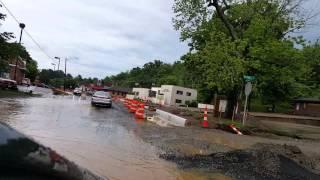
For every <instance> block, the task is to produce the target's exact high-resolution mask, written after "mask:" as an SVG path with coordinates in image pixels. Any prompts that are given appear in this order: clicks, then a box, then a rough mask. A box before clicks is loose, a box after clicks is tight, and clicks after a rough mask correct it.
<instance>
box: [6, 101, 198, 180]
mask: <svg viewBox="0 0 320 180" xmlns="http://www.w3.org/2000/svg"><path fill="white" fill-rule="evenodd" d="M0 106H1V112H0V119H1V121H4V122H6V123H8V124H10V125H11V126H12V127H14V128H16V129H17V130H19V131H20V132H22V133H24V134H26V135H28V136H30V137H32V138H34V139H35V140H36V141H39V142H40V143H42V144H44V145H46V146H49V147H52V148H53V149H55V150H56V151H57V152H59V153H61V154H62V155H64V156H66V157H67V158H68V159H70V160H72V161H74V162H76V163H77V164H79V165H81V166H83V167H85V168H88V169H89V170H91V171H93V172H95V173H97V174H99V175H101V176H103V177H108V178H110V179H190V177H193V178H192V179H194V178H196V177H199V178H200V177H201V176H197V175H194V173H191V174H193V176H190V175H188V174H189V173H188V172H182V171H179V170H178V169H177V168H176V166H175V165H174V164H171V163H169V162H166V161H164V160H162V159H159V157H158V155H157V150H156V149H155V148H154V147H153V146H151V145H150V144H147V143H145V142H143V141H142V140H141V139H140V138H139V137H137V134H139V133H140V132H139V131H140V130H139V124H137V123H135V121H134V119H133V118H132V116H131V115H130V114H127V113H124V112H123V111H122V110H121V109H120V108H119V107H118V106H117V105H116V104H115V105H114V106H113V108H111V109H107V108H95V107H91V106H90V101H89V100H80V99H79V97H72V96H69V97H67V96H66V97H62V96H60V97H59V96H52V97H46V98H28V99H15V100H6V99H1V102H0ZM187 177H189V178H187ZM200 179H201V178H200Z"/></svg>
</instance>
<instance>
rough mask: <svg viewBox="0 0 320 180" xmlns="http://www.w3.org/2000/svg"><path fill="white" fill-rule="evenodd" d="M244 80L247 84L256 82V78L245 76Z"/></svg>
mask: <svg viewBox="0 0 320 180" xmlns="http://www.w3.org/2000/svg"><path fill="white" fill-rule="evenodd" d="M243 78H244V80H245V81H246V82H252V81H255V80H256V77H255V76H244V77H243Z"/></svg>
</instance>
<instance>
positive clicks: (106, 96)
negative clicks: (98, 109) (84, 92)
mask: <svg viewBox="0 0 320 180" xmlns="http://www.w3.org/2000/svg"><path fill="white" fill-rule="evenodd" d="M91 105H92V106H96V105H101V106H108V107H110V108H111V107H112V98H111V95H110V93H108V92H104V91H96V92H95V93H94V94H93V96H92V98H91Z"/></svg>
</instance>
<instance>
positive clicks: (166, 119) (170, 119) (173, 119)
mask: <svg viewBox="0 0 320 180" xmlns="http://www.w3.org/2000/svg"><path fill="white" fill-rule="evenodd" d="M156 114H157V115H156V116H157V117H158V118H159V119H160V120H161V124H168V125H173V126H180V127H185V126H186V123H187V119H185V118H182V117H179V116H177V115H174V114H171V113H168V112H166V111H162V110H160V109H157V111H156Z"/></svg>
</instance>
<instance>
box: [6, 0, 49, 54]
mask: <svg viewBox="0 0 320 180" xmlns="http://www.w3.org/2000/svg"><path fill="white" fill-rule="evenodd" d="M0 3H1V4H2V6H3V7H4V8H5V9H6V10H7V11H8V13H9V15H10V16H11V17H12V18H13V19H14V20H15V21H16V22H17V23H18V24H20V21H19V20H18V19H17V17H16V16H15V15H14V14H13V13H12V11H11V10H10V9H9V8H8V7H7V6H6V5H5V4H4V3H3V2H2V0H0ZM24 32H25V34H26V35H27V36H28V37H29V38H30V39H31V41H32V42H33V43H34V44H35V45H36V46H37V47H38V48H39V49H40V51H41V52H42V53H43V54H45V55H46V56H47V57H48V58H49V59H51V60H54V59H53V58H52V57H51V56H50V55H49V54H48V53H47V52H46V51H45V50H44V49H43V48H42V47H41V46H40V44H39V43H38V42H37V41H36V40H35V39H34V38H33V37H32V36H31V34H30V33H29V32H28V31H27V30H24Z"/></svg>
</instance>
